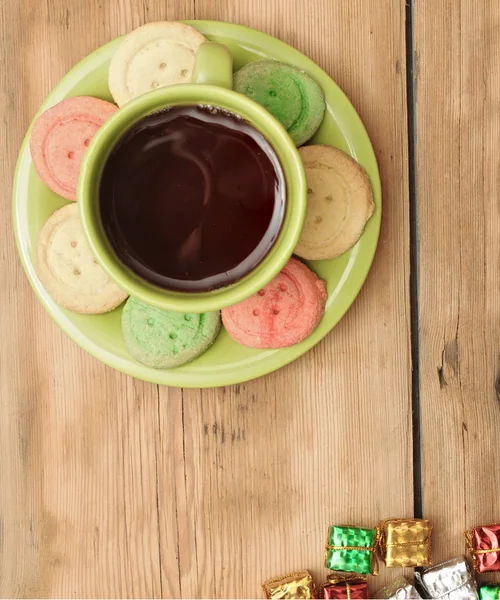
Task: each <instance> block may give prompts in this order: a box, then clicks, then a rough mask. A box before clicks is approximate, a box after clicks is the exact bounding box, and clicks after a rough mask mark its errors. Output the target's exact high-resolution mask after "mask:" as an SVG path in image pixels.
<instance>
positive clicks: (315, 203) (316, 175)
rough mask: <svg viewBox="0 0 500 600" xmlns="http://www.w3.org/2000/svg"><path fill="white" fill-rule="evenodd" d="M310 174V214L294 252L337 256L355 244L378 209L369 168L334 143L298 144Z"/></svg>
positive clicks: (314, 256)
mask: <svg viewBox="0 0 500 600" xmlns="http://www.w3.org/2000/svg"><path fill="white" fill-rule="evenodd" d="M299 153H300V156H301V158H302V161H303V163H304V168H305V171H306V178H307V188H308V189H307V214H306V220H305V222H304V227H303V229H302V233H301V236H300V240H299V243H298V245H297V247H296V248H295V254H297V255H298V256H301V257H302V258H305V259H306V260H321V259H324V258H335V257H336V256H340V255H341V254H343V253H344V252H345V251H346V250H348V249H349V248H351V247H352V246H354V244H355V243H356V242H357V241H358V240H359V238H360V236H361V234H362V233H363V229H364V227H365V225H366V222H367V221H368V219H369V218H370V217H371V216H372V214H373V211H374V210H375V204H374V202H373V194H372V188H371V185H370V180H369V179H368V175H367V174H366V171H365V170H364V169H363V167H362V166H361V165H359V164H358V163H357V162H356V161H355V160H353V159H352V158H351V157H350V156H348V155H347V154H346V153H345V152H342V150H338V149H337V148H332V147H331V146H323V145H317V146H304V147H303V148H299Z"/></svg>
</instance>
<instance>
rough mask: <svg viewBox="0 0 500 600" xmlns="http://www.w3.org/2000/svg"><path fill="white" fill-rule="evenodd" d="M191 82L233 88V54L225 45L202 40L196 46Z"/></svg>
mask: <svg viewBox="0 0 500 600" xmlns="http://www.w3.org/2000/svg"><path fill="white" fill-rule="evenodd" d="M191 83H203V84H208V85H216V86H218V87H223V88H226V89H228V90H231V89H232V88H233V56H232V54H231V52H230V50H229V48H228V47H227V46H224V45H223V44H217V43H216V42H204V43H203V44H201V46H200V47H199V48H198V52H197V54H196V61H195V64H194V69H193V76H192V78H191Z"/></svg>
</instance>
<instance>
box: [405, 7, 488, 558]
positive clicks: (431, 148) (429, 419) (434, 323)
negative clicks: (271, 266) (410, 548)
mask: <svg viewBox="0 0 500 600" xmlns="http://www.w3.org/2000/svg"><path fill="white" fill-rule="evenodd" d="M499 33H500V4H499V3H498V2H496V1H495V0H491V1H489V0H488V1H485V2H471V1H466V0H445V1H443V2H434V1H433V0H416V3H415V47H416V58H417V64H418V75H417V104H416V109H417V110H416V116H417V189H418V216H419V234H420V243H419V265H420V274H419V279H420V368H421V407H422V431H423V458H424V461H423V474H424V491H423V498H424V510H425V515H426V516H427V517H428V518H430V519H432V520H433V521H434V524H435V533H436V538H435V553H434V554H435V557H436V559H437V560H440V559H445V558H448V557H450V556H451V555H453V554H458V553H461V552H463V551H464V544H463V537H462V532H463V531H464V530H465V529H466V528H469V527H471V526H475V525H479V524H487V523H491V522H497V521H500V497H499V495H498V490H499V489H500V463H499V462H498V460H496V455H497V446H498V428H499V425H500V236H499V231H500V199H499V190H500V168H499V167H500V162H499V156H500V155H499V152H498V141H499V137H500V71H499V69H498V62H499V59H500V37H499V35H498V34H499Z"/></svg>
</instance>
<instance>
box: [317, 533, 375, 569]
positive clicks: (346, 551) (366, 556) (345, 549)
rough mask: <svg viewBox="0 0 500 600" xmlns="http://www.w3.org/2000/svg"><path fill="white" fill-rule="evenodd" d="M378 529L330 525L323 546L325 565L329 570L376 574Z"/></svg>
mask: <svg viewBox="0 0 500 600" xmlns="http://www.w3.org/2000/svg"><path fill="white" fill-rule="evenodd" d="M378 541H379V531H378V529H377V528H375V529H362V528H361V527H352V526H350V525H347V526H344V527H338V526H336V525H332V526H331V527H330V531H329V532H328V538H327V540H326V548H325V567H326V568H327V569H330V570H331V571H344V572H346V573H361V574H362V575H368V574H371V575H378V564H377V556H376V550H377V546H378Z"/></svg>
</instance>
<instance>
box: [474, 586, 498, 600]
mask: <svg viewBox="0 0 500 600" xmlns="http://www.w3.org/2000/svg"><path fill="white" fill-rule="evenodd" d="M479 598H480V600H500V584H498V585H497V584H491V583H485V584H483V585H482V586H481V587H480V588H479Z"/></svg>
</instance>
